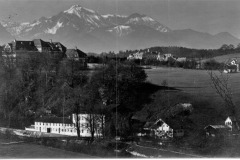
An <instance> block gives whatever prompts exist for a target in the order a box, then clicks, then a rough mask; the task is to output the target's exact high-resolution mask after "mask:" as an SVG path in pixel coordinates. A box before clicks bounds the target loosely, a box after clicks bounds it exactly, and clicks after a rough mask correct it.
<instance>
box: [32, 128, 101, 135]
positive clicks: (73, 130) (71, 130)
mask: <svg viewBox="0 0 240 160" xmlns="http://www.w3.org/2000/svg"><path fill="white" fill-rule="evenodd" d="M40 128H41V127H36V129H37V130H40ZM42 129H43V130H47V128H42ZM51 130H52V131H56V132H58V131H59V130H60V131H61V132H71V133H76V132H77V130H76V129H60V128H51ZM84 132H85V133H90V131H89V130H84V129H82V130H80V133H84ZM95 133H96V134H98V133H100V131H99V130H96V131H95Z"/></svg>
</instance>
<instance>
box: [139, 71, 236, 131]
mask: <svg viewBox="0 0 240 160" xmlns="http://www.w3.org/2000/svg"><path fill="white" fill-rule="evenodd" d="M145 71H146V73H147V75H148V81H149V82H150V83H153V84H156V85H160V86H161V85H163V82H164V81H165V82H164V83H165V85H166V84H167V86H168V87H173V88H176V89H178V90H179V91H177V92H163V91H159V92H156V93H155V95H154V97H159V98H153V99H154V102H153V103H152V104H151V105H152V108H158V110H159V109H160V110H162V109H163V108H164V107H163V106H164V105H165V106H166V105H167V106H171V105H174V104H176V103H184V102H186V103H192V104H193V107H194V112H193V114H192V115H191V119H192V121H193V122H194V124H195V125H196V126H197V128H199V129H203V128H204V127H205V126H206V125H209V124H223V123H224V120H225V119H226V116H228V113H227V109H226V108H225V104H224V101H223V99H222V98H221V97H220V96H219V95H218V94H217V93H216V90H215V88H214V87H213V85H212V82H211V79H210V75H209V71H206V70H192V69H182V68H169V67H159V68H153V69H146V70H145ZM213 73H214V74H217V75H220V72H219V71H213ZM224 76H229V83H228V84H229V86H230V88H231V90H232V96H233V101H234V103H235V105H236V106H238V104H239V102H240V99H239V96H240V81H239V79H240V73H232V74H224ZM146 108H147V107H145V109H146ZM143 112H146V110H145V111H144V110H143ZM143 112H142V113H143ZM237 112H238V113H240V110H239V109H238V111H237ZM238 115H239V114H238Z"/></svg>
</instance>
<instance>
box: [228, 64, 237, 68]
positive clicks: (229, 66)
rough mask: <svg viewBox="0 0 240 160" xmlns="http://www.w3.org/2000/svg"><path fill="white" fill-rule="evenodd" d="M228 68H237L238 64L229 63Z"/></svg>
mask: <svg viewBox="0 0 240 160" xmlns="http://www.w3.org/2000/svg"><path fill="white" fill-rule="evenodd" d="M227 68H228V69H237V65H227Z"/></svg>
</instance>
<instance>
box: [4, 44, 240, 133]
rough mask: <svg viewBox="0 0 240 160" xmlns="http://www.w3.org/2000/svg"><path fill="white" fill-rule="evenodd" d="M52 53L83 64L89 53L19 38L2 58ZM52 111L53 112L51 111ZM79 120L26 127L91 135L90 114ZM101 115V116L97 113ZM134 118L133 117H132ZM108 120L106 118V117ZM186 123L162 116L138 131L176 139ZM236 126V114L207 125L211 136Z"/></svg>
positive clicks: (231, 65)
mask: <svg viewBox="0 0 240 160" xmlns="http://www.w3.org/2000/svg"><path fill="white" fill-rule="evenodd" d="M36 52H38V53H51V54H52V55H53V56H59V55H60V56H62V57H64V58H67V59H73V60H75V61H79V62H81V63H82V64H83V65H84V66H87V55H86V54H85V53H84V52H82V51H81V50H79V49H77V48H75V49H67V48H66V47H65V46H64V45H63V44H61V43H60V42H52V41H51V42H46V41H43V40H41V39H34V40H32V41H18V40H14V41H13V42H11V43H8V44H6V45H5V46H4V48H3V52H2V57H3V59H4V58H5V59H7V58H8V57H11V58H13V59H15V60H16V61H17V60H24V58H26V56H27V54H31V53H32V54H34V53H36ZM143 55H144V52H140V51H138V52H136V53H133V54H130V55H129V56H128V57H127V59H128V60H134V59H139V60H141V59H143ZM155 55H156V56H155V58H156V59H157V60H159V61H168V59H169V58H173V59H175V60H176V61H179V62H185V61H186V60H187V59H186V57H180V58H176V57H174V56H173V55H172V54H170V53H167V54H162V55H161V53H157V54H155ZM226 65H227V66H228V67H227V68H226V69H225V70H224V72H226V73H229V72H238V71H239V64H238V63H237V59H231V60H229V62H227V63H226ZM178 105H180V106H182V108H185V109H186V108H187V109H191V108H192V105H191V104H188V103H183V104H178ZM50 112H51V111H50ZM78 116H79V118H78V119H79V122H77V121H76V115H74V114H73V115H72V116H71V117H50V116H49V117H40V118H39V119H36V120H35V124H34V125H32V126H30V127H26V130H30V131H39V132H46V133H55V134H63V135H69V136H76V135H77V130H76V124H77V123H79V126H80V128H81V129H80V135H81V136H83V137H84V136H85V137H88V136H91V134H90V130H89V125H90V124H89V121H87V119H88V118H89V116H90V115H89V114H86V113H84V114H79V115H78ZM94 116H100V115H97V114H96V115H94ZM133 119H134V118H133ZM104 123H105V120H104ZM97 126H98V127H97V128H96V132H95V136H101V135H102V131H101V128H100V126H101V125H100V124H97ZM184 126H185V125H184V123H180V121H179V120H177V119H176V120H173V119H170V120H169V119H163V118H158V119H157V120H156V121H154V122H145V124H144V127H143V130H144V132H141V133H139V134H138V135H139V136H144V135H149V136H153V137H155V138H163V137H168V138H173V137H182V136H184V134H185V129H184ZM235 128H237V129H239V126H238V123H237V122H236V119H234V118H233V117H228V118H227V119H226V121H225V125H209V126H207V127H205V130H206V133H207V135H209V136H216V135H218V134H221V133H226V132H227V133H229V131H234V130H235Z"/></svg>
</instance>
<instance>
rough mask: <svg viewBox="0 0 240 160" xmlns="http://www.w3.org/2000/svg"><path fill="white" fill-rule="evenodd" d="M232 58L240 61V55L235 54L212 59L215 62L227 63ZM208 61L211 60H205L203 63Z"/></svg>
mask: <svg viewBox="0 0 240 160" xmlns="http://www.w3.org/2000/svg"><path fill="white" fill-rule="evenodd" d="M231 58H237V59H238V60H239V59H240V53H233V54H227V55H222V56H216V57H214V58H212V59H214V60H216V61H217V62H220V63H225V62H227V61H228V60H229V59H231ZM207 60H209V59H204V60H202V61H203V62H204V61H207Z"/></svg>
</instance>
